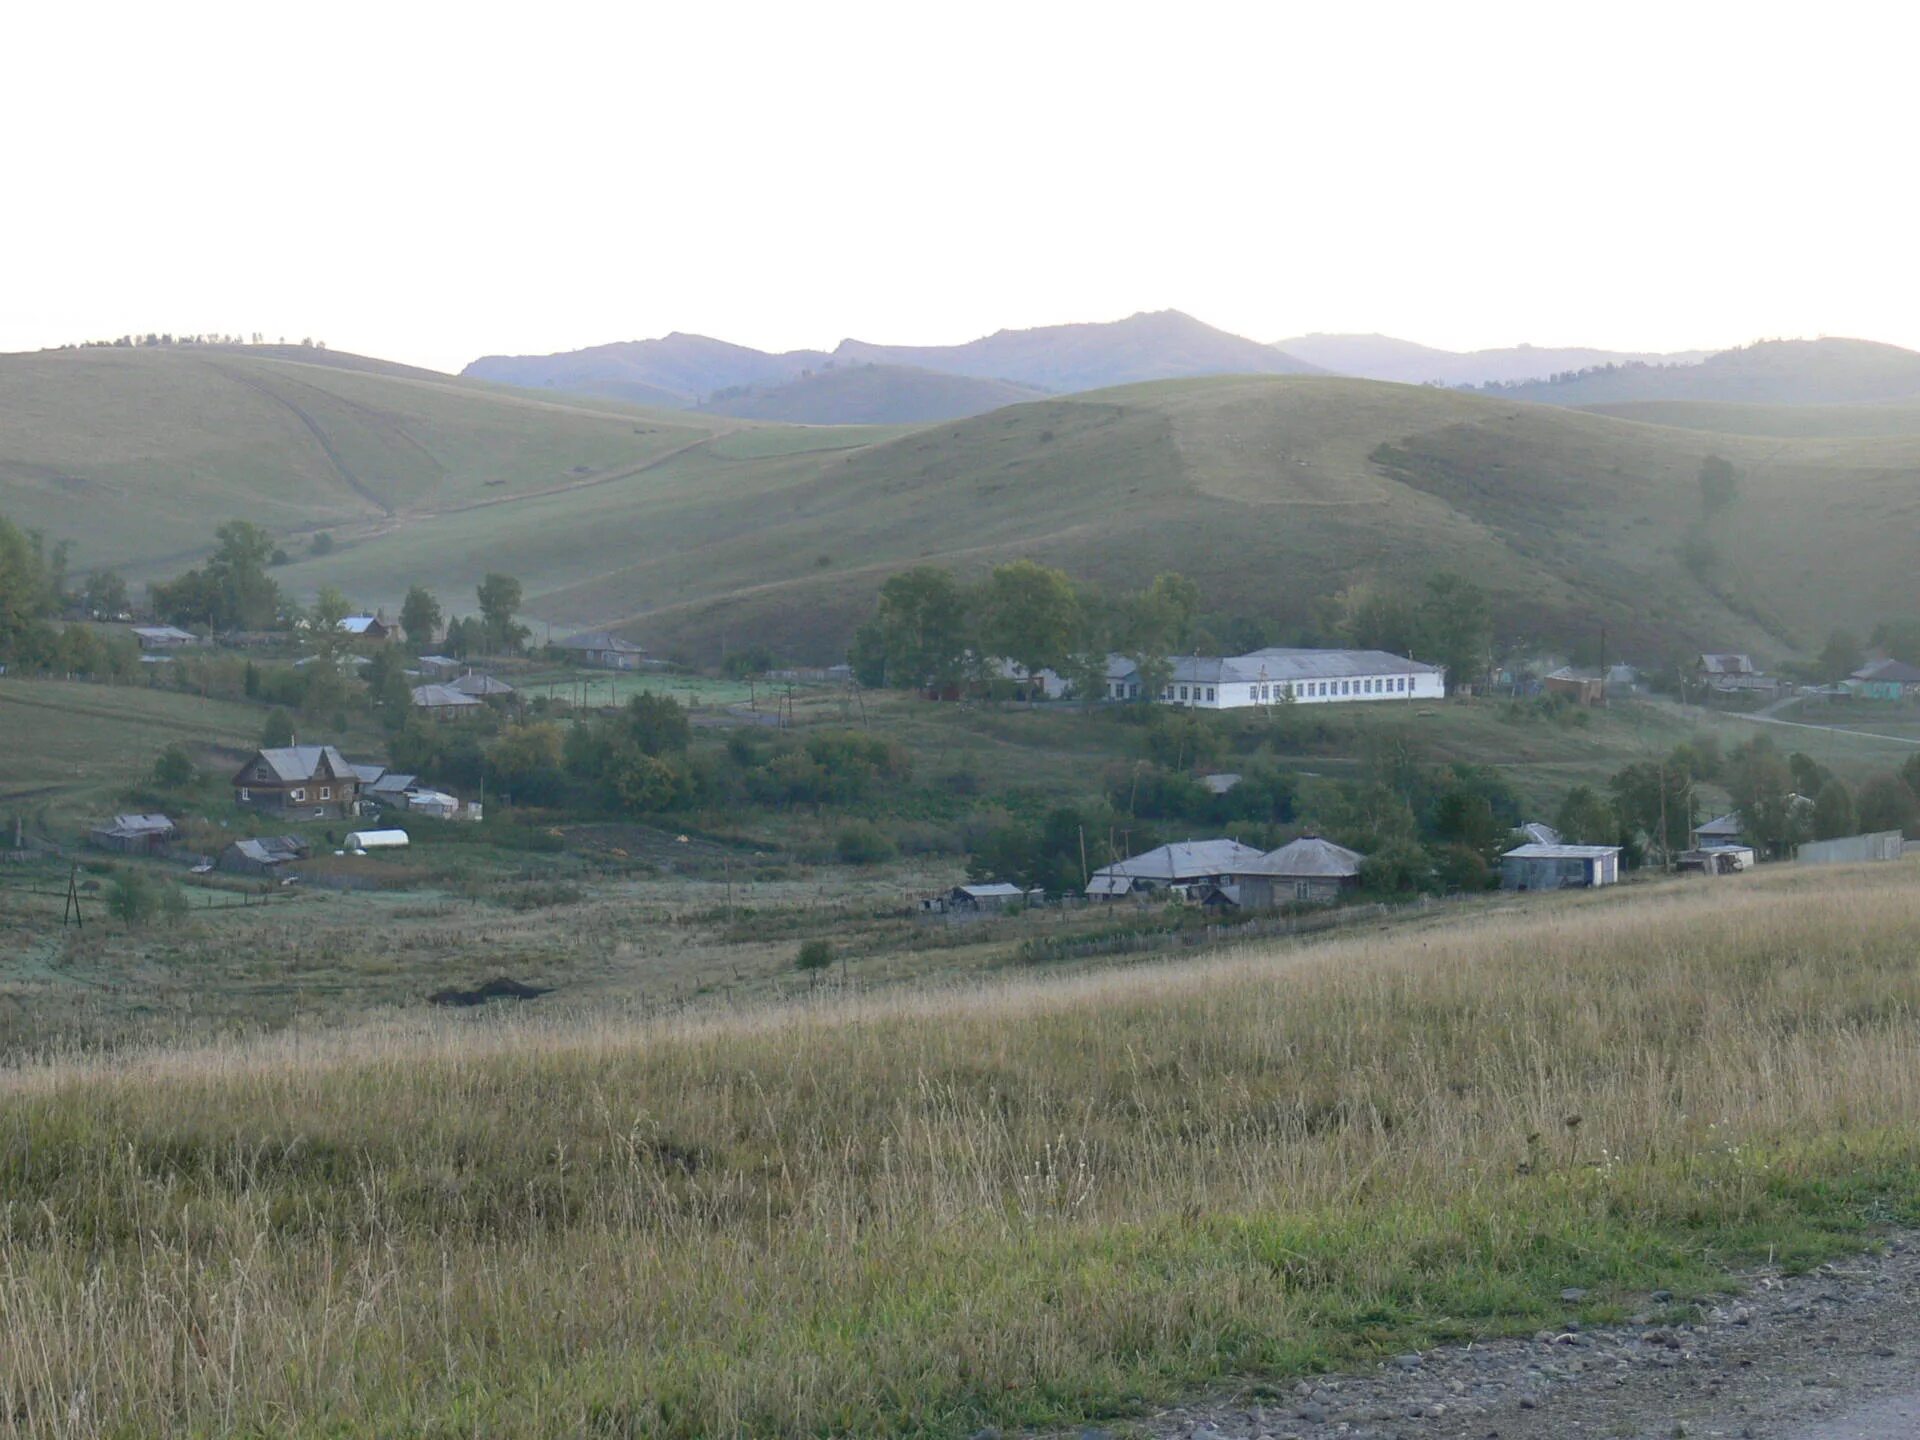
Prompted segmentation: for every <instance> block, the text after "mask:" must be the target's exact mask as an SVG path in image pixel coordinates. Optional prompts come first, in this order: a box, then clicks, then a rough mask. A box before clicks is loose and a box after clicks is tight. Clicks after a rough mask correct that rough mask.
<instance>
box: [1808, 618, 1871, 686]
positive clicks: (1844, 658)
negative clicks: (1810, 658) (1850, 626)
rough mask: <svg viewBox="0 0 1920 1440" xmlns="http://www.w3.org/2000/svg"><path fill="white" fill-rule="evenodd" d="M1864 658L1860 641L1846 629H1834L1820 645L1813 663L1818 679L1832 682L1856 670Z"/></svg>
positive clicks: (1842, 678)
mask: <svg viewBox="0 0 1920 1440" xmlns="http://www.w3.org/2000/svg"><path fill="white" fill-rule="evenodd" d="M1864 658H1865V657H1864V656H1863V654H1862V653H1861V650H1860V642H1859V641H1858V640H1857V639H1855V638H1854V637H1853V636H1851V635H1849V634H1848V633H1847V632H1846V631H1844V630H1836V631H1834V632H1833V633H1832V634H1831V635H1829V636H1828V637H1827V643H1826V644H1825V645H1824V646H1822V647H1821V650H1820V658H1819V659H1818V660H1817V661H1815V662H1814V663H1815V665H1816V666H1817V667H1818V670H1819V678H1820V680H1821V681H1822V682H1823V683H1826V684H1832V683H1833V682H1834V681H1836V680H1844V679H1846V678H1847V677H1848V676H1849V675H1851V674H1853V672H1854V671H1856V670H1858V669H1859V668H1860V665H1861V662H1862V660H1863V659H1864Z"/></svg>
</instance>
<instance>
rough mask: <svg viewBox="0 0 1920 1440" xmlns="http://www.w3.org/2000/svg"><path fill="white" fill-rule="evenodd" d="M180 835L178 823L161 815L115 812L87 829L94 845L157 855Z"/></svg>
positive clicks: (121, 851)
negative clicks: (110, 819) (105, 821)
mask: <svg viewBox="0 0 1920 1440" xmlns="http://www.w3.org/2000/svg"><path fill="white" fill-rule="evenodd" d="M179 838H180V829H179V827H178V826H177V825H175V824H174V823H173V821H171V820H169V819H168V818H167V817H166V816H164V815H116V816H114V817H113V820H112V822H111V823H110V824H107V825H100V826H97V827H95V828H94V829H92V830H89V831H88V832H87V843H88V844H90V845H92V846H93V847H94V848H95V849H97V850H112V851H115V852H117V853H119V854H121V855H158V854H160V853H161V852H162V851H164V850H165V849H166V848H167V847H168V846H169V845H171V844H173V842H174V841H176V840H178V839H179Z"/></svg>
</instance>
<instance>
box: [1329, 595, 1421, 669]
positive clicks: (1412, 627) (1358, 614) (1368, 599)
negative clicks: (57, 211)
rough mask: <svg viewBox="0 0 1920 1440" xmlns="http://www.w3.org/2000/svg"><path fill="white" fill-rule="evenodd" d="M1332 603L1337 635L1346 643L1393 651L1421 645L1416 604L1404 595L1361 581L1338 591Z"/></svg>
mask: <svg viewBox="0 0 1920 1440" xmlns="http://www.w3.org/2000/svg"><path fill="white" fill-rule="evenodd" d="M1335 604H1336V605H1337V606H1338V607H1339V610H1340V619H1339V621H1338V628H1339V631H1340V637H1341V638H1342V639H1343V640H1345V641H1346V642H1347V644H1349V645H1352V646H1356V647H1358V648H1360V649H1366V650H1385V651H1387V652H1388V653H1390V654H1393V655H1411V654H1412V653H1413V652H1414V651H1415V650H1419V649H1423V648H1425V644H1424V642H1425V636H1424V635H1423V633H1422V627H1421V617H1420V610H1419V606H1418V605H1417V604H1415V603H1414V602H1413V601H1412V600H1410V599H1408V598H1407V597H1406V596H1404V595H1398V594H1395V593H1393V592H1391V591H1388V590H1385V589H1382V588H1381V587H1380V586H1377V585H1372V584H1367V583H1364V582H1363V583H1360V584H1356V585H1350V586H1348V587H1347V588H1346V589H1345V590H1343V591H1341V592H1340V594H1339V596H1337V597H1336V599H1335Z"/></svg>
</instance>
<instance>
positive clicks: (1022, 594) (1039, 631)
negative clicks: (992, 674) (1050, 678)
mask: <svg viewBox="0 0 1920 1440" xmlns="http://www.w3.org/2000/svg"><path fill="white" fill-rule="evenodd" d="M980 610H981V617H980V643H981V650H982V653H983V654H985V655H987V656H990V657H992V658H995V659H999V658H1005V659H1007V660H1011V661H1012V662H1013V663H1014V664H1016V665H1018V666H1020V667H1021V668H1022V669H1024V670H1025V671H1026V672H1027V673H1028V674H1029V675H1031V674H1033V673H1034V672H1036V671H1040V670H1047V669H1054V668H1057V667H1059V666H1061V665H1064V664H1065V663H1066V662H1067V656H1068V654H1069V653H1070V652H1071V650H1072V648H1073V640H1074V636H1075V634H1076V633H1077V632H1078V630H1079V627H1080V620H1081V611H1080V601H1079V598H1078V597H1077V596H1076V595H1075V594H1074V592H1073V582H1072V581H1071V580H1069V579H1068V578H1067V577H1066V576H1065V575H1064V574H1062V573H1061V572H1060V571H1058V570H1054V569H1051V568H1049V567H1048V566H1045V565H1040V564H1036V563H1035V562H1034V561H1032V560H1015V561H1013V562H1012V563H1011V564H1008V565H1001V566H997V567H996V568H995V569H994V571H993V573H992V574H991V575H990V576H988V577H987V583H986V586H985V588H984V590H983V591H982V593H981V596H980Z"/></svg>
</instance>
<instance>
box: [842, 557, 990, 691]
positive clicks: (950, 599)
mask: <svg viewBox="0 0 1920 1440" xmlns="http://www.w3.org/2000/svg"><path fill="white" fill-rule="evenodd" d="M863 643H864V644H865V645H866V646H869V647H872V649H873V650H874V651H876V652H877V655H878V658H879V661H880V667H881V671H882V674H883V676H884V679H885V683H887V684H889V685H896V686H902V687H905V686H918V685H946V684H951V683H952V682H954V681H955V680H958V679H959V678H960V676H961V675H962V674H963V673H964V671H965V669H966V664H967V650H968V633H967V593H966V591H965V590H964V589H962V588H961V586H960V584H959V582H958V581H956V580H955V579H954V578H953V576H952V575H951V574H950V573H949V572H947V571H945V570H943V569H941V568H940V567H939V566H937V565H916V566H914V567H913V569H911V570H902V571H901V572H900V573H899V574H898V575H893V576H889V577H888V579H887V582H886V583H885V584H884V585H882V586H881V587H880V605H879V609H878V610H877V611H876V613H875V615H874V624H873V627H872V634H871V637H870V638H869V639H868V640H866V641H865V642H863Z"/></svg>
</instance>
